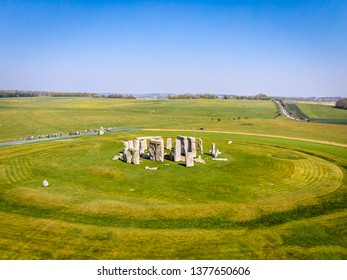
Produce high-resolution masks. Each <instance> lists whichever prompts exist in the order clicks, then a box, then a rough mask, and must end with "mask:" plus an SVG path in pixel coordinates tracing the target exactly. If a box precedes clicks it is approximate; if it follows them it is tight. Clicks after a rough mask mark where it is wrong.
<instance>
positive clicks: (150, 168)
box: [147, 167, 158, 171]
mask: <svg viewBox="0 0 347 280" xmlns="http://www.w3.org/2000/svg"><path fill="white" fill-rule="evenodd" d="M157 169H158V167H149V168H147V170H152V171H155V170H157Z"/></svg>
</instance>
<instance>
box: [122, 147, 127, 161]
mask: <svg viewBox="0 0 347 280" xmlns="http://www.w3.org/2000/svg"><path fill="white" fill-rule="evenodd" d="M127 151H128V148H124V149H123V160H124V161H125V162H126V161H127Z"/></svg>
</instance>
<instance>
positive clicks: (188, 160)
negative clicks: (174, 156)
mask: <svg viewBox="0 0 347 280" xmlns="http://www.w3.org/2000/svg"><path fill="white" fill-rule="evenodd" d="M193 166H194V157H193V153H192V152H187V153H186V167H193Z"/></svg>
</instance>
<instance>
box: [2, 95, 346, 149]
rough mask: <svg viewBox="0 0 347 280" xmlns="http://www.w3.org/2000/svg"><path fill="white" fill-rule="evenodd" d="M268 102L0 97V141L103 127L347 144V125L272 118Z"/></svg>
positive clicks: (271, 108) (272, 108) (271, 109)
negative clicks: (283, 138) (229, 132)
mask: <svg viewBox="0 0 347 280" xmlns="http://www.w3.org/2000/svg"><path fill="white" fill-rule="evenodd" d="M276 110H277V108H276V106H275V104H274V103H273V102H271V101H256V100H120V99H97V98H53V97H46V98H45V97H42V98H12V99H11V98H8V99H5V98H2V99H0V132H1V133H0V142H4V141H11V140H17V139H21V138H22V137H24V136H32V135H33V136H38V135H43V134H54V133H60V132H63V133H68V132H70V131H84V130H86V129H97V128H100V127H101V126H103V127H116V128H131V127H139V128H162V129H166V128H171V129H191V130H193V129H199V128H205V129H206V130H207V131H209V130H210V131H212V130H219V131H231V132H243V133H258V134H271V135H278V136H287V137H299V138H300V137H301V138H308V139H313V140H317V139H318V140H321V141H330V142H337V143H344V144H347V137H345V135H346V133H347V127H345V126H341V125H332V124H331V125H325V124H320V123H299V122H294V121H292V120H287V119H285V118H282V117H281V118H276V119H274V117H275V115H276Z"/></svg>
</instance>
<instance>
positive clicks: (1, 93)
mask: <svg viewBox="0 0 347 280" xmlns="http://www.w3.org/2000/svg"><path fill="white" fill-rule="evenodd" d="M40 96H50V97H92V98H122V99H134V98H135V97H134V96H133V95H130V94H118V93H116V94H109V95H106V94H99V93H86V92H51V91H29V90H0V98H15V97H40Z"/></svg>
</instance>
